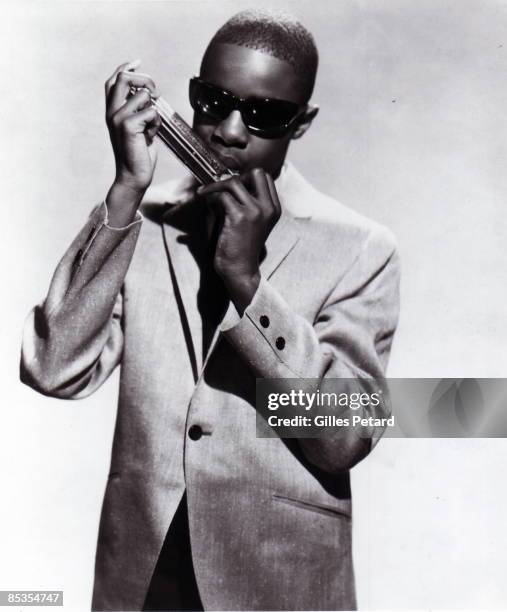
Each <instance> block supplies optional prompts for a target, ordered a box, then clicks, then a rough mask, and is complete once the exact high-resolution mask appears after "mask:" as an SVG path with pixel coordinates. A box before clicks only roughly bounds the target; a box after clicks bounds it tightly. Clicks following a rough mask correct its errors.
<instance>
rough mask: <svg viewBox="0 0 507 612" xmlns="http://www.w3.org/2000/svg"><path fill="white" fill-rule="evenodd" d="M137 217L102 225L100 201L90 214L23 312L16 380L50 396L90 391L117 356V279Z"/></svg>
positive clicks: (125, 262)
mask: <svg viewBox="0 0 507 612" xmlns="http://www.w3.org/2000/svg"><path fill="white" fill-rule="evenodd" d="M141 221H142V218H141V216H140V215H139V214H138V217H137V218H136V220H135V221H134V222H133V223H131V224H130V225H128V226H127V227H125V228H112V227H110V226H109V225H108V218H107V208H106V206H105V204H102V205H101V206H99V207H98V208H96V209H95V210H94V211H93V213H92V214H91V216H90V218H89V220H88V222H87V223H86V225H85V226H84V227H83V229H82V230H81V231H80V232H79V234H78V235H77V237H76V238H75V240H74V241H73V243H72V244H71V246H70V248H69V249H68V250H67V252H66V253H65V255H64V256H63V258H62V259H61V261H60V263H59V264H58V266H57V268H56V271H55V273H54V275H53V279H52V281H51V285H50V288H49V292H48V295H47V297H46V299H45V301H44V302H43V303H42V305H39V306H36V307H35V308H34V309H33V310H32V312H31V313H30V315H29V317H28V319H27V321H26V324H25V329H24V334H23V344H22V350H21V365H20V376H21V380H22V381H23V382H24V383H26V384H28V385H30V386H31V387H33V388H34V389H35V390H37V391H39V392H40V393H43V394H44V395H49V396H52V397H59V398H66V399H78V398H82V397H86V396H88V395H90V394H91V393H92V392H93V391H94V390H95V389H97V388H98V387H99V386H100V385H101V384H102V383H103V382H104V381H105V380H106V379H107V378H108V376H109V375H110V374H111V372H112V371H113V370H114V368H115V367H116V365H118V363H119V362H120V359H121V355H122V350H123V331H122V322H121V321H122V293H121V289H122V285H123V281H124V278H125V275H126V273H127V269H128V266H129V264H130V260H131V258H132V255H133V253H134V248H135V245H136V242H137V237H138V235H139V231H140V227H141Z"/></svg>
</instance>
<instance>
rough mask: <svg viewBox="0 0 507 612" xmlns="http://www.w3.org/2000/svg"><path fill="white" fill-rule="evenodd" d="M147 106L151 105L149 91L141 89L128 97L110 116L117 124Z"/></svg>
mask: <svg viewBox="0 0 507 612" xmlns="http://www.w3.org/2000/svg"><path fill="white" fill-rule="evenodd" d="M149 106H151V96H150V93H149V92H148V91H147V90H146V89H141V90H140V91H138V92H137V93H136V94H134V95H133V96H132V97H131V98H129V99H128V100H127V102H125V104H123V106H120V108H119V109H118V110H117V111H116V112H115V113H113V115H112V117H111V118H112V119H113V123H116V124H118V123H120V122H121V121H123V120H124V119H125V118H126V117H128V116H129V115H132V114H133V113H136V112H139V111H141V110H144V109H145V108H148V107H149Z"/></svg>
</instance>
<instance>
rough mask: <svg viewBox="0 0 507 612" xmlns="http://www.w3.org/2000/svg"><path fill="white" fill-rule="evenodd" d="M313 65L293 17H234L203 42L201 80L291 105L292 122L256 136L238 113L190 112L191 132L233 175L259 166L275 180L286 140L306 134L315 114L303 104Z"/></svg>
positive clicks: (314, 56) (308, 43) (312, 49)
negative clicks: (275, 130)
mask: <svg viewBox="0 0 507 612" xmlns="http://www.w3.org/2000/svg"><path fill="white" fill-rule="evenodd" d="M317 64H318V53H317V48H316V46H315V42H314V40H313V37H312V35H311V34H310V33H309V32H308V30H306V28H304V27H303V26H302V25H301V24H300V23H299V22H298V21H296V20H295V19H294V18H292V17H290V16H287V15H280V14H274V13H268V12H259V11H243V12H241V13H238V14H237V15H235V16H233V17H232V18H231V19H229V21H227V22H226V23H225V24H224V25H223V26H222V27H221V28H220V29H219V30H218V32H217V33H216V34H215V36H214V37H213V38H212V40H211V42H210V43H209V45H208V47H207V49H206V52H205V53H204V57H203V60H202V63H201V71H200V75H199V76H200V79H201V81H204V82H206V83H210V84H212V85H214V86H216V87H218V88H220V90H223V91H227V92H230V93H231V94H233V95H234V96H236V97H237V98H240V99H248V98H256V99H259V98H260V99H265V98H269V99H274V100H282V101H285V102H289V103H292V104H291V105H287V107H288V108H289V109H290V113H292V116H293V119H291V121H290V122H289V125H288V127H287V128H286V129H283V130H282V131H281V132H282V133H278V132H275V133H274V134H271V133H270V134H266V133H264V132H261V133H260V134H259V132H258V131H256V130H255V127H254V129H252V128H251V127H250V128H249V127H248V126H247V125H246V124H245V122H244V119H243V117H242V114H241V111H240V110H238V109H235V110H232V111H231V112H230V113H229V114H227V116H225V117H223V118H220V119H214V118H212V117H210V116H209V115H206V114H204V113H202V112H196V113H195V114H194V129H195V130H196V131H197V133H198V134H199V135H200V136H201V138H202V139H203V140H204V141H205V142H206V143H207V144H208V145H209V146H210V147H211V148H212V149H213V150H215V151H216V152H217V153H218V155H219V156H220V157H221V158H222V159H223V161H225V163H226V165H228V166H229V167H231V168H232V169H233V170H237V171H240V172H243V171H246V170H250V169H252V168H255V167H261V168H264V170H266V171H267V172H269V173H270V174H271V175H272V176H273V177H274V178H276V177H277V176H278V174H279V172H280V169H281V167H282V164H283V162H284V159H285V156H286V154H287V149H288V147H289V144H290V142H291V140H293V139H295V138H300V137H301V136H302V135H303V134H304V133H305V132H306V130H307V129H308V128H309V126H310V124H311V122H312V120H313V118H314V117H315V115H316V114H317V112H318V108H317V107H316V106H311V105H310V104H309V100H310V97H311V94H312V91H313V86H314V83H315V76H316V72H317ZM265 108H271V107H269V105H266V107H265ZM293 111H294V113H293ZM268 114H269V113H268ZM253 115H254V116H255V113H254V114H253ZM257 116H258V115H257ZM247 123H248V121H247Z"/></svg>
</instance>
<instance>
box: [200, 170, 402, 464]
mask: <svg viewBox="0 0 507 612" xmlns="http://www.w3.org/2000/svg"><path fill="white" fill-rule="evenodd" d="M247 187H249V190H247ZM201 193H202V194H203V195H207V196H208V198H209V199H210V203H211V204H214V205H215V206H217V207H218V208H219V211H220V213H221V215H222V217H223V219H224V221H223V224H222V225H223V228H222V232H221V234H220V236H219V239H218V242H217V249H216V252H215V268H216V269H217V272H218V273H219V274H220V275H221V276H222V278H223V279H224V283H225V285H226V287H227V289H228V291H229V294H230V297H231V301H232V303H233V304H234V306H235V309H236V311H237V313H238V315H239V316H240V318H239V321H238V322H236V324H234V325H232V326H230V327H229V329H226V330H224V335H225V337H226V338H227V339H228V340H229V342H230V343H231V344H232V345H233V346H234V348H235V350H236V351H237V352H238V354H239V355H240V356H241V357H242V358H243V359H244V360H245V361H246V362H247V363H248V364H249V366H250V367H251V369H252V371H253V372H254V373H255V375H256V376H258V377H261V378H279V379H291V378H314V379H318V380H321V379H322V378H345V379H352V380H351V385H354V389H353V390H354V391H357V390H358V389H357V386H358V385H359V386H360V387H362V388H363V389H364V391H368V390H369V388H370V387H371V385H372V381H376V380H377V381H378V380H380V381H381V380H382V379H383V372H384V370H385V366H386V364H387V359H388V356H389V350H390V346H391V342H392V338H393V335H394V331H395V328H396V324H397V318H398V283H399V265H398V257H397V254H396V251H395V245H394V241H393V239H392V237H391V236H390V234H388V233H387V232H385V231H384V230H375V231H372V233H371V234H370V235H369V237H368V239H367V240H366V241H365V243H364V244H363V245H362V248H361V251H360V254H359V256H358V258H357V259H356V261H355V262H354V265H353V266H352V267H351V269H350V270H349V272H348V273H347V274H346V275H345V277H344V278H342V279H341V280H340V282H339V283H338V285H337V286H336V287H335V289H334V290H333V291H332V292H331V294H330V296H329V297H328V299H327V300H326V303H325V304H324V305H323V307H322V309H321V311H320V312H319V314H318V316H317V317H316V320H315V322H314V324H313V325H311V324H310V323H309V322H308V321H306V320H305V319H303V318H302V317H300V316H298V315H296V314H295V313H294V312H293V311H292V310H291V308H290V307H289V305H288V304H287V303H286V302H285V300H284V299H283V298H282V296H281V295H279V293H278V292H277V291H276V290H275V289H274V288H273V287H272V286H271V285H270V283H269V282H268V281H267V280H266V279H262V278H261V276H260V273H259V263H258V262H259V254H260V251H261V248H262V246H263V244H264V241H265V240H266V237H267V235H269V232H270V230H271V228H272V227H273V226H274V224H275V223H276V221H277V219H278V217H279V214H280V205H279V203H278V198H277V196H276V190H275V187H274V184H273V182H272V180H271V178H270V177H269V175H264V176H263V173H262V171H258V170H256V171H252V172H251V173H249V174H248V175H245V176H242V177H240V178H234V179H230V180H228V181H223V182H221V183H218V184H215V185H212V186H210V187H206V188H205V189H203V190H202V191H201ZM255 209H256V210H255ZM247 237H248V238H247ZM230 312H231V311H229V313H230ZM262 316H267V317H268V318H269V320H270V325H269V328H264V327H263V326H262V324H261V317H262ZM278 338H282V339H283V342H282V343H281V344H280V342H278V343H277V339H278ZM287 384H288V385H290V380H288V381H287ZM288 390H290V388H288ZM378 434H379V432H378V431H372V432H371V438H360V437H358V436H357V434H356V433H355V432H354V431H353V430H352V429H351V428H350V429H349V430H347V435H346V436H345V437H344V436H343V435H340V437H336V438H320V439H317V438H315V439H300V440H299V443H300V446H301V448H302V450H303V451H304V453H305V455H306V457H307V459H308V460H309V461H310V462H312V463H313V464H314V465H316V466H317V467H319V468H321V469H323V470H325V471H328V472H331V473H333V472H340V471H343V470H347V469H349V468H350V467H352V466H353V465H355V464H356V463H357V462H358V461H360V460H361V459H362V458H363V457H365V456H366V455H367V454H368V452H370V450H371V448H372V446H373V444H374V443H375V442H377V441H378V439H379V435H378Z"/></svg>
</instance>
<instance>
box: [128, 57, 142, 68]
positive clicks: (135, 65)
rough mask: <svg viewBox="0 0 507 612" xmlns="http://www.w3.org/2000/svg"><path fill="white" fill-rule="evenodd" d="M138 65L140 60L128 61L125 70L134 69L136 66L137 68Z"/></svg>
mask: <svg viewBox="0 0 507 612" xmlns="http://www.w3.org/2000/svg"><path fill="white" fill-rule="evenodd" d="M140 65H141V60H140V59H135V60H134V61H133V62H129V64H128V66H127V70H135V69H136V68H139V66H140Z"/></svg>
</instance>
